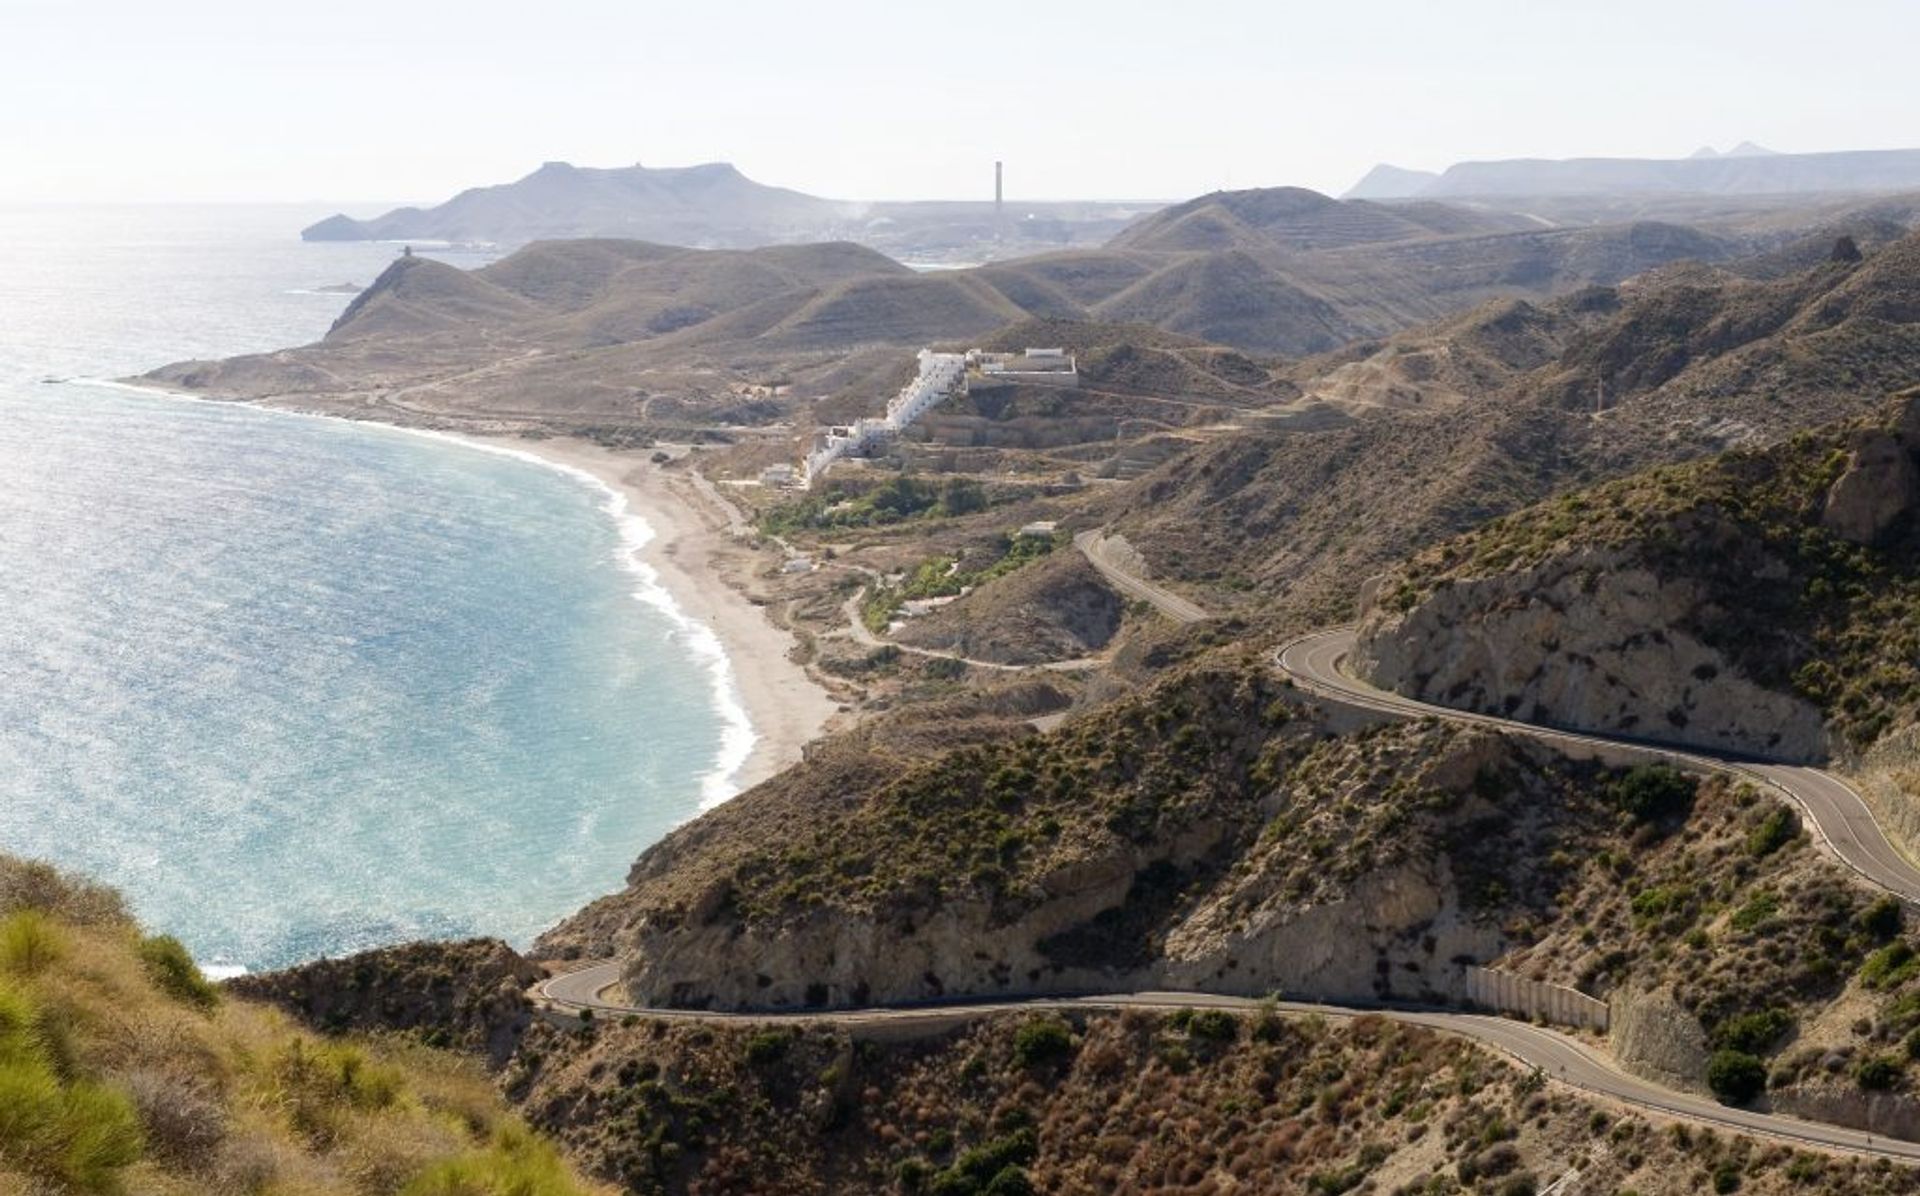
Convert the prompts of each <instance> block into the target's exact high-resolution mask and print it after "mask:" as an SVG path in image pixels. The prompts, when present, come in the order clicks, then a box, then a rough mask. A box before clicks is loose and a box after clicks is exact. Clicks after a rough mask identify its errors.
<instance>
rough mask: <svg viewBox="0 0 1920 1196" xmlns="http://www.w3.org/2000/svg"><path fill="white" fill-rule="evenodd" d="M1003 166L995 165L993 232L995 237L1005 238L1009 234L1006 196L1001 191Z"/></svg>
mask: <svg viewBox="0 0 1920 1196" xmlns="http://www.w3.org/2000/svg"><path fill="white" fill-rule="evenodd" d="M1001 178H1002V170H1001V164H1000V163H999V162H995V163H994V164H993V231H994V235H996V236H1002V237H1004V236H1005V235H1006V232H1007V226H1006V212H1005V201H1006V194H1005V192H1003V191H1002V190H1001V187H1000V183H1001Z"/></svg>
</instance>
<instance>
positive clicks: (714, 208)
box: [300, 162, 1159, 263]
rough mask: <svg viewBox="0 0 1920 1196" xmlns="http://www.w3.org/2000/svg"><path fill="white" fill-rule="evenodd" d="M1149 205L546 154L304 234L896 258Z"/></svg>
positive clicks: (1070, 232)
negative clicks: (834, 194)
mask: <svg viewBox="0 0 1920 1196" xmlns="http://www.w3.org/2000/svg"><path fill="white" fill-rule="evenodd" d="M1158 206H1159V205H1158V204H1144V205H1143V204H1120V203H1094V202H1064V203H1062V202H1049V203H1027V202H1023V201H1021V200H1018V199H1010V200H1008V201H1007V203H1006V204H1005V206H1004V208H1001V207H997V206H996V205H995V204H994V203H993V201H992V200H991V199H978V200H938V201H923V202H911V203H847V202H841V201H839V200H831V199H821V198H819V197H817V196H813V195H807V194H804V193H802V192H799V191H791V190H788V189H786V188H784V187H770V186H767V185H765V184H763V183H757V182H755V181H753V180H752V179H749V178H747V177H746V176H745V175H743V174H741V173H740V171H738V170H737V169H735V168H734V167H733V166H731V165H728V164H727V163H725V162H710V163H707V164H706V165H704V166H686V167H674V168H668V169H651V168H648V167H645V166H628V167H621V168H618V169H612V170H601V169H594V168H589V167H582V166H572V165H569V164H568V163H565V162H549V163H547V164H546V165H545V166H542V167H541V168H540V169H538V170H536V171H534V172H533V173H532V174H530V175H528V176H527V177H525V178H523V179H520V180H518V181H517V182H512V183H503V184H500V185H498V186H491V187H475V188H472V189H471V190H467V191H462V192H461V193H460V194H459V195H456V196H454V197H453V198H452V199H450V200H448V201H447V202H446V203H443V204H440V205H439V206H437V207H432V208H399V209H396V210H394V211H391V212H388V213H387V214H386V215H384V216H377V217H375V218H373V219H371V220H354V219H351V218H349V217H347V216H329V217H328V218H327V219H325V220H322V221H320V222H319V223H318V224H315V225H312V226H311V227H309V228H307V229H305V230H304V231H303V232H302V233H301V234H300V235H301V237H303V238H304V239H306V240H308V241H450V242H482V243H487V244H492V245H499V246H502V247H505V248H517V247H519V246H522V245H526V244H530V243H531V242H534V241H554V240H570V239H580V238H588V239H592V238H608V237H619V238H624V239H630V240H639V241H651V242H655V243H657V244H660V245H676V246H685V247H687V248H690V249H754V248H758V247H760V246H764V245H795V244H803V243H808V242H825V241H853V242H856V243H858V244H861V245H865V246H867V247H868V248H871V249H878V250H879V251H881V252H882V253H886V254H889V255H891V256H893V257H896V258H901V259H903V260H914V261H923V262H939V263H952V262H978V261H985V260H990V259H995V258H1007V257H1019V256H1023V255H1026V254H1032V253H1040V252H1044V251H1046V250H1050V249H1067V248H1073V247H1076V246H1087V245H1097V244H1099V243H1101V242H1103V241H1105V240H1106V239H1107V238H1109V237H1111V236H1112V235H1113V234H1115V233H1117V232H1119V231H1120V230H1121V229H1123V228H1125V227H1126V226H1127V224H1128V223H1129V222H1131V221H1133V220H1135V219H1137V218H1139V217H1140V215H1141V214H1142V213H1144V212H1150V211H1152V210H1154V209H1155V208H1157V207H1158Z"/></svg>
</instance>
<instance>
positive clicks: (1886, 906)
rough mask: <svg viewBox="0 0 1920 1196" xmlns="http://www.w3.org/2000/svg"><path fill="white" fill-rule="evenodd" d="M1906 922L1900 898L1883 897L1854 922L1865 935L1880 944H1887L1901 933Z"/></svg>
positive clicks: (1861, 912)
mask: <svg viewBox="0 0 1920 1196" xmlns="http://www.w3.org/2000/svg"><path fill="white" fill-rule="evenodd" d="M1904 920H1905V918H1904V914H1903V913H1902V911H1901V909H1900V900H1899V898H1897V897H1882V898H1880V899H1879V900H1878V901H1876V902H1874V903H1873V904H1872V905H1869V906H1868V907H1867V908H1866V909H1864V910H1861V911H1860V915H1859V916H1858V917H1856V918H1855V919H1854V920H1853V921H1854V925H1856V926H1858V927H1859V928H1860V929H1861V931H1862V932H1863V933H1865V934H1867V935H1869V936H1871V937H1872V938H1874V939H1876V940H1878V941H1880V942H1885V941H1887V940H1888V939H1890V938H1892V937H1893V936H1894V935H1896V934H1899V933H1900V928H1901V925H1902V923H1903V922H1904Z"/></svg>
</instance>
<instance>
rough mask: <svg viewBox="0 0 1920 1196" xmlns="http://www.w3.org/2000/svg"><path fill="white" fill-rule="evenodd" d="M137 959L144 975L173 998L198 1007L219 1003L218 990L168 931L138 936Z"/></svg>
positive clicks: (206, 1007)
mask: <svg viewBox="0 0 1920 1196" xmlns="http://www.w3.org/2000/svg"><path fill="white" fill-rule="evenodd" d="M140 962H141V963H143V964H145V965H147V975H148V976H150V977H152V978H153V982H154V983H155V984H156V985H158V986H159V987H160V991H162V992H164V993H166V994H167V995H168V996H170V997H172V998H174V999H175V1000H179V1001H185V1002H186V1003H187V1004H189V1005H197V1006H199V1007H200V1008H202V1009H211V1008H213V1007H214V1006H215V1005H217V1004H219V1003H220V992H219V990H218V989H216V988H214V987H213V985H211V984H209V983H207V978H206V977H205V976H202V975H201V974H200V968H199V966H198V965H197V964H195V963H194V962H193V956H191V955H188V954H187V949H186V948H185V947H184V946H182V945H181V943H180V940H179V939H177V938H174V937H173V936H172V935H168V934H157V935H154V936H153V937H152V938H148V939H142V940H140Z"/></svg>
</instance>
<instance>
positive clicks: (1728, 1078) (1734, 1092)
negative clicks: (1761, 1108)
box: [1707, 1048, 1767, 1105]
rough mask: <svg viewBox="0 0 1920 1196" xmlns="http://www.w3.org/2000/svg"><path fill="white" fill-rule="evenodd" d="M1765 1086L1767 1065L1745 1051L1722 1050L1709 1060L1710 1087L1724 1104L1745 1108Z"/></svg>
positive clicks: (1708, 1082)
mask: <svg viewBox="0 0 1920 1196" xmlns="http://www.w3.org/2000/svg"><path fill="white" fill-rule="evenodd" d="M1766 1086H1767V1068H1766V1064H1764V1063H1762V1062H1760V1060H1758V1059H1756V1058H1754V1057H1753V1056H1752V1055H1749V1054H1748V1053H1746V1052H1745V1051H1735V1050H1729V1049H1726V1048H1722V1049H1720V1050H1717V1051H1715V1052H1714V1053H1713V1055H1712V1057H1711V1058H1709V1059H1708V1060H1707V1087H1709V1088H1711V1089H1712V1090H1713V1094H1714V1096H1716V1097H1718V1098H1719V1099H1720V1103H1722V1104H1727V1105H1744V1104H1746V1103H1747V1102H1748V1101H1750V1100H1752V1099H1753V1098H1754V1097H1756V1096H1759V1095H1760V1093H1761V1092H1763V1091H1764V1090H1765V1089H1766Z"/></svg>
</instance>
